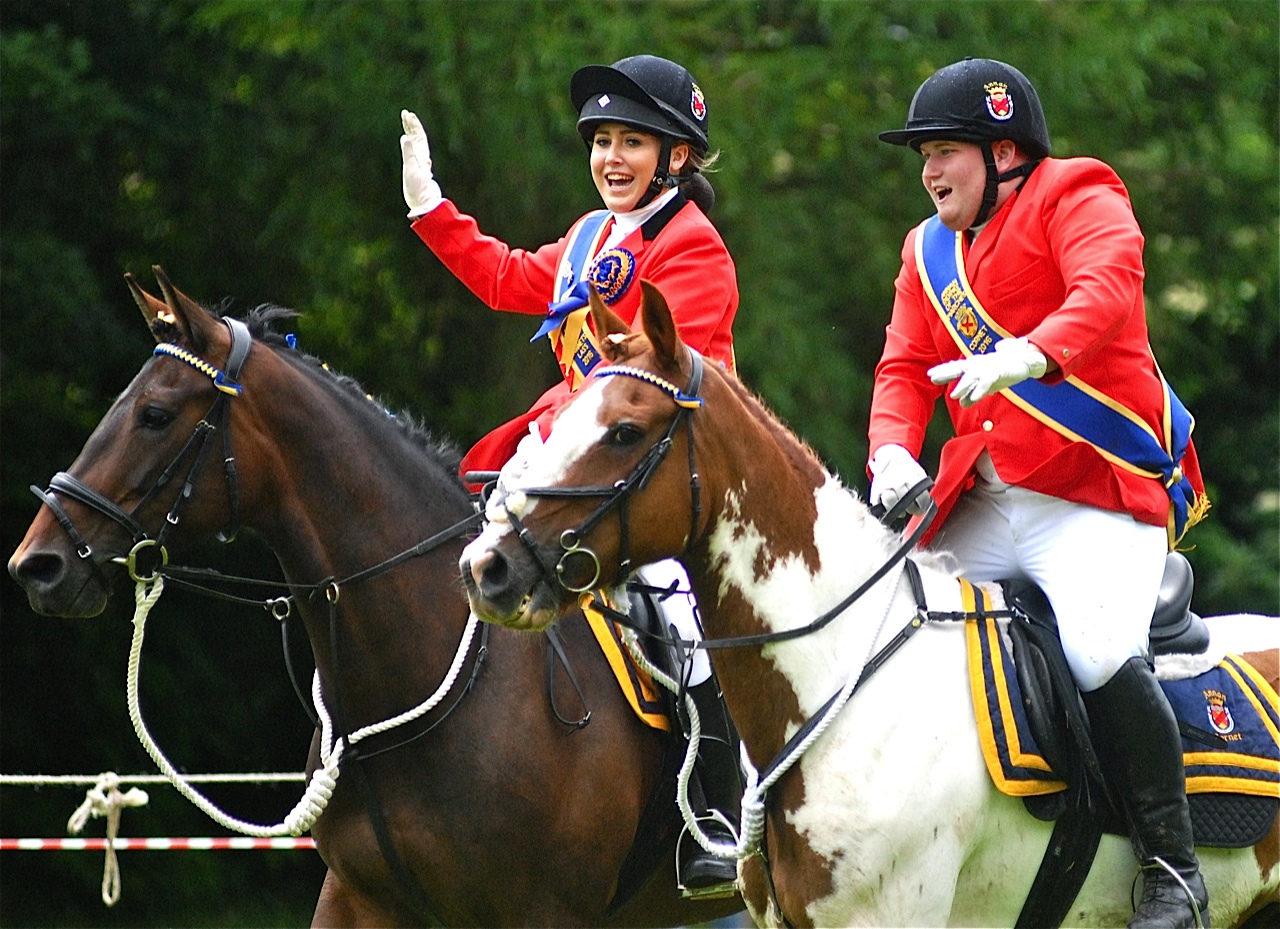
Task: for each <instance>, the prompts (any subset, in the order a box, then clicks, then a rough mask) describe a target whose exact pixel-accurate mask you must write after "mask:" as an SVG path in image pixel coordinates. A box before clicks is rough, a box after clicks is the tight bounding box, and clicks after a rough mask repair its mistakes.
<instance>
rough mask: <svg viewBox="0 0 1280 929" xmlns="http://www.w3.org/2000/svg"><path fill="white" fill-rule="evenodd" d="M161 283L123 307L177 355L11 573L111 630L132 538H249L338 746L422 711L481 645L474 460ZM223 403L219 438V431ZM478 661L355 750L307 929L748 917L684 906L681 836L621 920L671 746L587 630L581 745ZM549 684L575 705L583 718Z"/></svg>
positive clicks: (526, 678) (509, 651)
mask: <svg viewBox="0 0 1280 929" xmlns="http://www.w3.org/2000/svg"><path fill="white" fill-rule="evenodd" d="M156 273H157V277H158V279H159V281H160V286H161V288H162V290H163V294H164V300H163V301H161V300H158V299H156V298H154V297H152V296H150V295H148V294H146V293H145V292H144V291H143V290H142V289H141V288H140V287H139V286H138V285H137V284H136V283H135V282H134V281H133V280H132V278H130V279H129V283H130V286H131V288H132V290H133V292H134V297H135V300H136V301H137V303H138V305H139V306H140V307H141V309H142V312H143V316H144V317H145V319H146V322H147V325H148V326H149V327H150V329H151V331H152V333H153V334H154V335H155V338H156V341H157V342H158V343H161V344H162V347H161V348H158V349H157V354H156V355H155V356H154V357H153V358H151V359H150V360H148V361H147V363H146V364H145V365H144V366H143V368H142V370H141V371H140V372H139V373H138V374H137V376H136V377H135V378H134V380H133V382H132V383H131V384H130V385H129V387H128V388H127V389H126V390H125V391H124V392H123V393H122V394H121V395H120V396H119V398H117V400H116V401H115V403H114V404H113V405H112V407H111V409H110V410H109V411H108V412H107V414H106V416H105V417H104V418H103V420H102V422H101V423H100V424H99V425H98V427H97V429H96V430H95V431H94V433H93V435H92V436H91V437H90V438H89V440H88V442H87V444H86V445H85V447H84V450H83V451H82V452H81V454H80V456H79V457H78V458H77V459H76V461H75V463H74V464H72V465H71V467H70V468H69V469H68V472H67V473H66V474H61V475H58V477H56V478H55V479H54V483H53V484H52V490H51V492H50V494H49V498H50V499H51V500H52V501H53V502H52V503H50V504H49V505H46V506H44V507H42V508H41V510H40V512H39V514H38V515H37V516H36V518H35V521H34V522H33V523H32V525H31V527H30V529H29V530H28V532H27V535H26V538H25V539H24V540H23V542H22V544H21V546H20V547H19V548H18V550H17V551H16V553H15V554H14V555H13V557H12V559H11V560H10V562H9V571H10V573H11V574H12V575H13V576H14V577H15V578H16V579H17V580H18V581H19V582H20V583H21V584H22V585H23V586H24V587H25V588H26V590H27V593H28V596H29V600H30V603H31V606H32V607H33V609H35V610H36V612H38V613H42V614H48V615H60V616H94V615H97V614H99V613H100V612H101V611H102V609H103V607H104V606H105V604H106V600H107V597H108V595H109V593H110V586H109V585H110V583H111V582H112V581H115V580H118V579H120V578H123V576H124V574H123V572H120V571H118V569H117V568H115V567H114V566H113V565H112V564H111V556H112V555H114V554H117V553H119V554H123V553H124V552H127V551H128V550H129V548H130V544H131V541H130V536H131V535H132V536H133V537H134V539H133V541H137V537H138V535H139V534H142V535H144V536H148V537H149V538H150V540H151V541H154V540H155V539H156V537H157V536H159V535H160V534H161V533H162V532H163V531H166V530H161V529H160V528H159V527H162V526H165V525H166V514H168V517H169V520H168V521H169V523H176V525H175V526H173V529H172V533H171V538H166V542H167V543H170V544H176V545H181V544H182V542H183V541H184V540H192V539H197V538H205V537H208V536H210V535H212V534H213V533H214V532H216V531H218V530H220V529H222V528H225V527H226V526H227V524H228V523H231V524H236V523H241V524H243V525H244V526H246V527H250V528H253V529H255V530H257V531H258V532H259V533H260V534H261V535H262V536H263V537H264V538H265V540H266V541H267V543H268V544H269V545H270V546H271V548H272V550H273V551H274V552H275V554H276V556H277V557H278V559H279V561H280V564H281V566H282V567H283V569H284V574H285V577H286V579H287V580H288V582H289V585H290V593H291V595H292V599H293V603H294V606H295V608H296V609H297V610H298V611H300V613H301V616H302V618H303V620H304V622H305V624H306V628H307V632H308V635H309V637H310V640H311V646H312V650H313V652H314V654H315V657H316V664H317V668H318V671H319V680H320V683H321V690H322V693H323V704H324V705H325V706H327V707H328V708H329V710H330V711H331V715H332V716H333V717H334V721H335V725H336V726H337V727H338V732H337V734H338V735H342V734H344V733H350V732H352V731H354V730H356V729H357V728H358V727H364V726H368V725H370V724H376V723H379V722H381V721H383V720H388V719H389V718H392V717H395V716H396V715H397V714H400V713H402V712H404V711H406V710H408V709H409V708H411V707H414V706H415V705H417V704H419V703H420V702H421V701H423V700H424V699H425V698H426V697H427V696H428V695H430V694H432V693H433V692H434V691H436V689H437V688H438V687H439V686H440V684H441V681H442V680H443V679H444V678H445V674H446V670H447V669H448V668H449V667H450V662H451V661H452V659H453V656H454V654H455V652H457V651H459V643H460V642H462V641H463V635H464V630H465V629H466V628H467V627H468V616H469V611H468V609H467V603H466V600H465V598H464V597H463V595H462V591H461V590H460V588H459V584H458V576H457V562H458V557H459V554H460V552H461V548H462V545H463V543H464V541H465V539H464V538H463V537H462V536H463V535H464V533H461V532H458V531H456V527H457V526H458V525H459V524H460V523H462V522H463V521H465V520H467V519H468V518H469V517H473V516H474V514H475V510H474V506H473V504H472V502H471V500H470V497H469V495H468V494H467V492H466V490H465V488H464V487H463V485H462V484H461V482H460V481H459V480H458V478H457V475H456V473H455V469H456V467H457V458H456V455H452V454H450V453H447V451H446V450H444V449H442V448H441V447H440V446H439V445H438V444H437V443H435V442H434V441H432V440H430V437H428V436H426V434H425V433H423V432H422V430H420V429H418V428H416V427H414V426H413V425H412V424H410V423H408V422H405V421H402V420H400V419H398V418H396V417H393V416H390V415H388V414H387V412H386V411H385V410H383V408H382V407H381V406H380V405H379V404H377V403H374V402H371V401H370V400H369V399H368V397H367V396H366V395H365V394H364V392H363V391H361V390H360V389H359V388H358V386H357V385H355V384H354V383H353V382H351V381H350V380H349V379H347V378H342V377H339V376H337V375H335V374H333V373H331V372H330V371H328V370H327V368H325V367H324V366H322V365H321V364H320V363H319V362H318V361H316V360H315V359H314V358H310V357H308V356H306V355H304V354H303V353H301V352H299V351H296V350H293V349H291V348H288V347H287V346H286V345H285V340H284V338H283V337H282V336H280V335H275V334H272V333H271V332H269V330H268V327H269V325H270V323H271V322H272V321H273V320H278V319H280V318H284V319H287V318H288V317H290V316H293V315H295V314H293V313H291V312H289V311H284V310H279V309H278V308H259V310H256V311H254V312H253V313H251V314H250V319H249V322H248V325H247V326H245V325H244V324H241V323H240V322H238V321H234V322H233V321H229V320H223V319H220V318H218V317H215V316H213V315H211V314H210V313H209V312H207V311H206V310H205V309H203V308H201V307H200V306H198V305H197V304H195V303H194V302H193V301H191V300H190V299H189V298H187V297H186V296H184V295H183V294H182V293H180V292H179V291H178V290H177V289H175V288H174V287H173V286H172V284H171V283H170V282H169V280H168V279H167V278H166V277H165V275H164V273H163V272H162V271H161V270H160V269H158V268H157V269H156ZM229 381H234V382H238V384H237V383H229ZM215 388H216V389H215ZM237 389H240V392H239V395H238V396H232V395H231V394H229V393H227V391H230V392H232V393H234V392H235V391H236V390H237ZM220 391H221V392H222V394H221V395H222V396H223V397H224V398H225V399H224V400H221V401H218V402H219V403H221V404H223V405H224V406H223V412H221V413H214V412H211V406H210V405H211V403H212V402H214V398H216V397H219V396H220ZM217 409H218V407H217V406H215V407H214V410H217ZM210 427H213V428H214V429H215V430H217V432H216V433H211V432H210ZM228 430H229V432H228ZM206 434H209V435H214V438H212V439H211V440H210V443H209V445H210V446H211V448H212V449H213V452H212V453H211V454H208V455H206V456H205V462H204V464H203V465H201V464H199V463H198V462H199V461H200V456H201V454H202V452H200V451H198V450H197V449H198V448H199V446H200V445H201V442H200V441H199V439H198V438H197V440H196V441H195V443H194V444H193V443H192V442H191V441H190V440H191V439H192V438H193V437H200V436H204V435H206ZM223 434H229V435H230V445H229V446H224V445H223ZM224 449H229V450H230V452H231V454H230V455H227V457H233V458H234V461H235V470H234V472H230V471H227V470H226V469H224V466H223V457H224V454H223V452H224ZM188 475H189V479H190V484H189V486H188V487H187V488H186V490H187V491H189V496H186V497H182V495H183V493H184V490H183V477H184V476H188ZM179 498H181V499H184V500H185V503H182V504H178V503H176V502H175V501H176V500H178V499H179ZM55 506H56V507H57V509H56V510H55V509H54V507H55ZM179 507H181V510H180V512H179ZM113 508H114V509H113ZM60 518H65V519H66V520H67V521H66V522H65V523H62V524H60ZM73 533H74V535H73ZM437 534H440V535H441V536H442V537H443V538H444V539H445V541H444V543H443V544H440V545H438V546H436V547H434V548H432V547H430V546H425V547H424V551H423V552H422V553H421V554H420V555H419V557H413V558H407V559H404V560H403V561H402V562H401V563H397V564H395V565H394V566H392V567H390V568H388V569H387V570H385V571H382V572H380V573H377V574H376V576H372V575H371V574H369V572H367V571H365V569H368V568H370V567H371V566H375V565H378V564H379V563H381V562H383V561H384V560H385V559H389V558H391V557H392V556H395V555H396V554H397V553H401V552H406V551H407V550H409V549H411V548H413V547H414V546H415V545H416V544H417V543H419V542H420V540H427V539H431V538H432V537H434V536H437ZM73 537H74V538H75V539H76V540H77V541H76V544H73V541H72V539H73ZM77 547H79V548H80V553H78V552H77ZM172 567H173V566H170V568H172ZM143 573H144V575H145V574H148V573H150V571H149V570H147V571H144V572H143ZM362 573H364V574H366V575H368V576H365V577H363V578H361V577H359V575H360V574H362ZM353 575H355V577H353ZM330 578H338V579H340V580H339V581H336V582H333V583H325V579H330ZM326 595H327V596H326ZM331 606H332V607H333V608H334V610H333V612H331V610H330V607H331ZM479 640H480V635H478V634H477V635H476V636H475V637H474V641H473V642H472V644H471V646H470V650H469V651H467V652H466V653H465V654H464V655H463V658H464V659H465V663H464V664H463V666H462V667H463V673H462V675H461V676H460V677H459V678H458V683H457V684H456V685H454V689H453V691H452V692H451V693H449V694H448V697H447V699H445V700H444V701H443V704H442V705H441V708H440V709H435V710H432V711H430V712H428V713H427V714H426V715H425V716H424V717H422V718H421V719H418V720H415V721H413V722H411V723H409V724H407V725H406V726H404V727H403V728H401V729H400V730H399V731H398V732H387V733H381V734H375V735H373V736H372V737H371V738H370V739H368V740H366V741H365V742H362V743H360V744H361V746H363V747H364V751H363V758H362V760H360V761H359V762H358V764H354V765H353V764H349V763H348V762H349V761H350V755H348V756H346V757H344V758H343V763H342V766H341V768H340V769H339V770H340V772H341V773H342V776H341V777H340V778H338V779H337V783H336V790H335V791H334V793H333V796H332V799H331V801H330V802H329V803H328V806H327V808H325V809H324V812H323V813H322V814H321V815H320V817H319V819H318V820H317V821H316V822H315V824H314V827H313V828H312V833H313V835H314V836H315V839H316V842H317V845H318V847H319V850H320V854H321V855H322V856H323V858H324V860H325V862H326V863H327V865H328V868H329V871H328V874H327V876H326V878H325V881H324V886H323V889H322V891H321V895H320V899H319V902H318V904H317V907H316V911H315V917H314V925H317V926H422V925H428V924H431V925H434V924H442V925H453V926H570V925H575V926H604V925H630V926H658V925H668V926H669V925H680V924H685V925H687V924H690V923H694V922H701V921H706V920H709V919H712V918H715V917H718V916H723V915H726V914H728V913H732V912H734V911H735V910H737V909H739V908H740V904H739V903H738V902H737V901H736V900H733V899H728V900H718V901H710V902H704V901H698V902H693V901H687V900H683V899H682V898H681V897H680V895H679V893H678V891H677V890H676V887H675V874H674V871H675V868H674V854H675V846H674V842H675V832H674V830H669V831H668V832H667V833H666V834H665V835H664V836H663V838H662V839H660V840H658V841H657V843H656V844H657V846H658V847H657V848H656V849H655V851H654V855H653V857H652V858H650V864H651V866H652V868H651V871H648V872H643V873H644V874H645V877H644V878H642V879H641V878H637V879H636V883H639V884H640V885H641V886H640V887H639V889H638V891H637V892H636V893H635V894H634V895H633V896H632V897H631V899H630V902H629V903H628V904H626V905H624V906H623V907H622V908H621V909H620V910H618V911H616V912H615V911H613V910H611V908H610V901H611V899H612V898H613V897H614V894H615V892H616V891H617V890H618V888H619V886H620V883H621V873H622V871H623V865H624V860H625V859H626V858H627V856H628V852H629V849H631V848H632V845H633V840H634V839H635V838H636V836H637V833H638V832H642V831H643V829H644V827H643V824H642V815H643V813H644V811H645V809H646V805H647V804H648V803H649V801H650V798H651V797H652V796H653V795H654V792H655V789H656V786H657V783H658V780H659V776H660V772H661V770H662V769H663V758H664V751H665V746H666V741H665V740H666V739H667V738H669V737H668V736H665V735H664V734H663V733H660V732H657V731H655V730H653V729H650V728H647V727H645V726H644V725H643V724H642V723H641V722H640V721H639V720H638V719H637V718H636V717H635V715H634V714H633V713H632V711H631V710H630V708H629V706H628V705H627V703H626V701H625V699H624V698H623V696H622V694H621V693H620V691H619V688H618V686H617V684H616V683H615V682H614V680H613V677H612V673H611V671H610V670H609V668H608V666H607V664H606V662H605V660H604V658H603V656H602V654H601V652H600V649H599V647H598V646H597V645H596V644H595V642H594V641H593V640H592V638H591V633H590V631H589V629H588V627H587V625H586V623H585V622H576V623H570V624H567V625H566V626H565V628H564V630H563V636H562V641H563V645H564V649H565V652H566V653H567V654H568V656H569V661H570V662H571V664H572V666H573V668H574V670H575V672H576V675H577V681H578V684H579V686H580V687H581V692H582V694H583V696H584V699H585V702H586V704H587V709H589V710H590V712H591V717H590V722H589V724H588V725H586V726H584V727H582V728H579V729H576V730H573V729H572V728H571V727H569V726H566V725H564V723H563V722H562V721H560V720H559V719H557V716H556V714H555V713H554V712H553V707H552V706H551V705H550V702H549V700H548V697H547V693H548V689H547V676H548V667H547V652H546V647H547V643H546V641H545V640H544V638H543V637H542V636H530V635H522V634H519V633H515V632H510V631H507V630H496V629H495V630H494V634H493V635H491V636H490V637H489V639H488V642H487V646H486V648H485V651H484V653H483V655H480V654H478V647H479V646H478V643H479ZM331 645H336V646H337V648H336V649H335V648H331ZM477 672H478V673H477ZM555 673H556V677H557V680H558V681H559V683H558V685H557V687H558V689H559V692H560V695H561V696H560V699H561V700H562V701H572V703H571V705H572V706H573V708H574V709H578V702H577V699H576V697H575V696H574V695H573V691H572V689H571V688H570V684H569V681H568V680H567V678H566V677H565V674H564V672H563V671H562V670H557V671H556V672H555ZM473 675H474V680H473V681H472V682H471V685H470V687H469V688H468V687H467V682H468V680H469V679H470V678H471V677H472V676H473ZM455 702H456V704H457V705H456V707H455V708H454V709H453V710H452V712H450V711H449V709H448V707H449V706H450V705H452V704H454V703H455ZM574 715H577V714H574ZM261 736H262V737H263V738H270V737H271V736H270V734H269V733H261ZM318 740H319V734H318V733H317V740H316V741H313V743H312V753H311V760H310V764H309V767H310V768H312V769H314V768H315V766H316V763H317V742H318ZM299 750H300V751H301V746H299ZM301 760H302V759H301V757H300V758H299V761H301ZM362 782H363V785H364V786H363V788H361V783H362ZM665 806H666V804H663V803H659V807H665ZM378 819H380V820H382V821H383V822H384V823H385V829H383V830H381V831H382V832H383V834H384V835H385V836H386V837H387V838H386V839H385V840H380V839H379V838H378V836H377V833H378V831H379V830H378V827H377V825H376V820H378ZM388 847H389V848H390V849H391V854H390V855H388ZM390 858H395V859H397V860H398V863H399V864H398V866H397V864H396V863H395V862H391V861H390ZM397 870H398V871H400V872H401V873H400V874H398V875H397V874H396V873H394V872H395V871H397Z"/></svg>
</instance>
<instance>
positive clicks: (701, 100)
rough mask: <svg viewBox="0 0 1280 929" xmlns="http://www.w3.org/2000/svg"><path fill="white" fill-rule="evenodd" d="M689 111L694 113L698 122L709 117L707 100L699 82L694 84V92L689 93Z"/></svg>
mask: <svg viewBox="0 0 1280 929" xmlns="http://www.w3.org/2000/svg"><path fill="white" fill-rule="evenodd" d="M691 83H692V82H691ZM689 112H691V113H693V118H694V119H696V120H697V121H698V122H702V121H703V120H704V119H706V118H707V100H706V98H705V97H703V96H702V88H701V87H699V86H698V85H697V84H693V92H692V93H691V94H690V95H689Z"/></svg>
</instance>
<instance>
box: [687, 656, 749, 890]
mask: <svg viewBox="0 0 1280 929" xmlns="http://www.w3.org/2000/svg"><path fill="white" fill-rule="evenodd" d="M689 694H690V696H692V697H693V702H694V705H695V706H696V707H697V708H698V718H699V719H700V720H701V721H702V741H701V742H700V743H699V746H698V758H697V761H696V762H695V763H694V768H693V776H692V777H691V778H690V779H689V803H690V805H692V806H693V810H694V812H695V813H696V814H697V816H698V825H699V826H700V827H701V828H702V831H703V832H705V833H706V834H707V836H708V837H709V838H710V839H711V840H712V841H713V842H718V843H721V844H733V843H734V842H736V841H737V839H736V833H737V831H738V828H739V822H738V820H739V812H740V809H741V805H742V790H743V787H742V777H741V766H740V765H739V763H738V738H737V734H736V732H735V731H734V728H733V723H732V722H730V720H729V714H728V712H727V711H726V710H725V706H724V701H723V700H722V699H721V697H720V688H719V686H718V685H717V683H716V679H715V678H714V677H712V678H710V679H709V680H707V681H704V682H703V683H701V684H698V685H697V686H695V687H690V688H689ZM721 817H723V819H724V820H725V821H727V822H728V823H729V826H726V825H725V823H724V822H722V821H721ZM680 851H681V854H680V883H681V884H682V885H683V886H684V888H685V889H686V890H689V891H697V890H706V889H708V888H711V887H715V886H718V885H723V884H732V883H733V882H735V881H736V880H737V879H738V863H737V862H736V861H735V860H734V859H732V858H721V857H719V856H718V855H712V854H710V853H709V852H707V851H706V850H704V849H703V847H702V846H701V845H699V844H698V843H697V841H696V840H695V839H694V838H693V837H692V836H684V837H683V838H682V839H681V845H680Z"/></svg>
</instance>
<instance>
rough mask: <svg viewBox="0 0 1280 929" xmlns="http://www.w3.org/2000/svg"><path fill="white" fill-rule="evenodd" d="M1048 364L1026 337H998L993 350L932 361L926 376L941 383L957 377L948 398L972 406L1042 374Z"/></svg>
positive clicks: (936, 382) (1042, 375) (962, 404)
mask: <svg viewBox="0 0 1280 929" xmlns="http://www.w3.org/2000/svg"><path fill="white" fill-rule="evenodd" d="M1048 364H1049V362H1048V361H1047V360H1046V359H1045V357H1044V355H1043V354H1042V353H1041V351H1040V349H1038V348H1036V347H1035V346H1034V345H1032V344H1031V343H1030V342H1028V341H1027V340H1026V339H1001V340H1000V341H999V342H997V343H996V348H995V351H993V352H987V353H986V354H985V355H970V356H969V357H968V358H960V359H957V360H956V361H947V362H943V363H942V364H940V365H934V366H933V367H932V368H930V369H929V379H930V380H931V381H933V382H934V383H935V384H945V383H946V382H947V381H952V380H955V379H956V378H959V379H960V380H959V382H958V383H957V384H956V386H955V389H954V390H952V391H951V399H952V400H959V401H960V405H961V406H973V405H974V404H975V403H977V402H978V401H979V400H981V399H982V398H983V397H989V396H991V394H994V393H999V392H1000V391H1002V390H1004V389H1005V388H1006V387H1012V386H1013V385H1014V384H1017V383H1019V382H1021V381H1025V380H1026V379H1027V378H1029V377H1033V378H1040V377H1044V372H1045V369H1046V368H1047V367H1048Z"/></svg>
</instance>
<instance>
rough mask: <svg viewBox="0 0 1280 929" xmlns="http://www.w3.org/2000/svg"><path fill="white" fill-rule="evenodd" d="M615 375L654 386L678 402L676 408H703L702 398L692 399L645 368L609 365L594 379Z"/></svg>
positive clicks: (595, 375) (596, 374)
mask: <svg viewBox="0 0 1280 929" xmlns="http://www.w3.org/2000/svg"><path fill="white" fill-rule="evenodd" d="M614 374H623V375H626V376H627V377H634V378H636V379H637V380H641V381H644V382H646V383H648V384H652V385H653V386H654V387H657V388H658V389H659V390H661V391H662V392H664V393H666V394H668V395H670V397H671V399H672V400H674V401H675V402H676V406H679V407H683V408H684V409H686V410H696V409H697V408H698V407H700V406H702V398H701V397H691V396H689V395H688V394H686V393H685V392H684V391H683V390H681V389H680V388H679V387H677V386H676V385H675V384H673V383H671V382H670V381H669V380H667V379H666V378H664V377H659V376H658V375H656V374H654V373H653V372H651V371H645V370H644V369H643V368H632V367H630V366H628V365H609V366H608V367H605V368H600V369H599V370H598V371H595V372H594V373H593V375H592V376H593V377H610V376H612V375H614Z"/></svg>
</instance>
